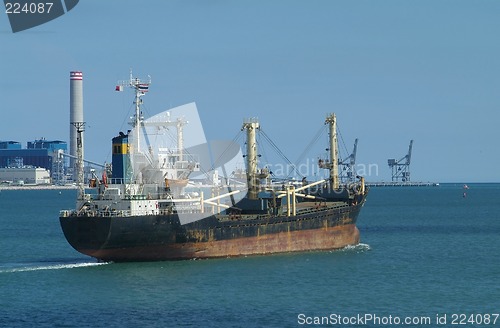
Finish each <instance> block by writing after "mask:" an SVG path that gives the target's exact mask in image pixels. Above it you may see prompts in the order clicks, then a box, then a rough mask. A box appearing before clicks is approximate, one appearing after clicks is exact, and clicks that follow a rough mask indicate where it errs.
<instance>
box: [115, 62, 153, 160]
mask: <svg viewBox="0 0 500 328" xmlns="http://www.w3.org/2000/svg"><path fill="white" fill-rule="evenodd" d="M150 84H151V76H149V75H148V79H147V80H145V79H142V80H141V79H139V78H136V77H135V78H134V77H133V75H132V70H130V79H129V80H128V81H126V80H124V81H118V85H117V86H116V91H122V89H123V87H130V88H132V89H134V93H135V100H134V104H135V114H134V117H133V120H132V121H131V122H130V124H131V125H132V127H133V128H134V129H135V130H136V131H135V149H136V151H137V152H139V151H140V138H139V135H140V128H141V124H142V119H143V117H142V115H141V114H142V113H141V105H142V99H141V97H142V96H144V95H145V94H146V92H148V91H149V85H150Z"/></svg>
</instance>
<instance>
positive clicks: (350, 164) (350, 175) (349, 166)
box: [339, 138, 358, 183]
mask: <svg viewBox="0 0 500 328" xmlns="http://www.w3.org/2000/svg"><path fill="white" fill-rule="evenodd" d="M357 149H358V139H357V138H356V140H354V149H353V151H352V153H351V155H349V156H348V157H347V158H346V159H344V160H343V161H339V166H340V167H341V177H340V178H341V180H342V182H343V183H350V182H354V181H355V179H356V151H357Z"/></svg>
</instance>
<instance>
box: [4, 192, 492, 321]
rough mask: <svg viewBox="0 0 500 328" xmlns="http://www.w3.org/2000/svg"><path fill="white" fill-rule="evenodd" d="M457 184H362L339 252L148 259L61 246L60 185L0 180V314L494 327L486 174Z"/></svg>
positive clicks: (64, 203) (71, 196)
mask: <svg viewBox="0 0 500 328" xmlns="http://www.w3.org/2000/svg"><path fill="white" fill-rule="evenodd" d="M469 187H470V188H469V189H468V190H466V193H467V194H466V197H464V195H463V193H464V189H463V185H462V184H442V185H441V186H439V187H374V188H372V189H371V190H370V194H369V196H368V200H367V203H366V205H365V206H364V208H363V210H362V213H361V215H360V217H359V220H358V227H359V230H360V232H361V244H359V245H357V246H355V247H347V248H345V249H343V250H339V251H327V252H306V253H297V254H280V255H271V256H252V257H242V258H227V259H215V260H190V261H177V262H152V263H97V262H96V261H95V260H93V259H92V258H89V257H86V256H84V255H81V254H79V253H78V252H76V251H75V250H73V249H72V248H71V247H70V246H69V244H67V242H66V240H65V238H64V236H63V234H62V232H61V229H60V227H59V221H58V213H59V210H60V209H69V208H72V207H73V205H74V201H75V197H76V191H74V190H1V191H0V326H2V327H310V326H312V327H330V326H332V327H338V326H342V327H390V326H407V327H420V326H426V327H455V326H468V327H479V326H481V327H483V326H485V327H486V326H488V327H489V326H499V327H500V318H498V313H500V185H499V184H469Z"/></svg>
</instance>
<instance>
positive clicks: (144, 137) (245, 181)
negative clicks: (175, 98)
mask: <svg viewBox="0 0 500 328" xmlns="http://www.w3.org/2000/svg"><path fill="white" fill-rule="evenodd" d="M149 83H150V80H141V79H137V78H133V77H132V74H131V75H130V79H129V80H128V81H126V83H122V84H121V85H122V86H123V85H125V86H127V87H130V88H131V89H132V90H133V91H134V94H135V100H134V104H135V106H134V108H135V114H134V116H133V117H131V125H132V128H131V130H129V131H128V132H127V133H122V132H121V133H120V134H119V135H118V136H116V137H115V138H113V140H112V166H111V168H110V169H108V170H107V171H104V172H103V174H102V176H101V177H97V176H96V175H95V174H94V177H93V178H92V179H89V184H87V183H85V185H84V182H83V180H84V179H83V149H82V147H83V146H82V144H83V142H82V132H83V130H84V124H83V123H82V122H75V123H74V124H73V125H74V126H75V128H76V130H77V134H78V137H77V159H76V168H77V177H78V179H77V180H78V181H77V184H78V194H77V201H76V208H75V209H71V210H62V211H61V212H60V215H59V221H60V225H61V227H62V231H63V232H64V235H65V237H66V239H67V241H68V242H69V244H70V245H71V246H72V247H73V248H74V249H75V250H77V251H78V252H80V253H83V254H85V255H88V256H91V257H94V258H96V259H98V260H101V261H113V262H129V261H163V260H183V259H201V258H220V257H237V256H248V255H264V254H273V253H283V252H302V251H312V250H333V249H340V248H343V247H345V246H348V245H356V244H358V243H359V239H360V235H359V230H358V229H357V227H356V220H357V218H358V215H359V213H360V210H361V208H362V206H363V204H364V203H365V199H366V196H367V193H368V189H367V188H366V187H365V184H364V178H362V177H355V179H353V180H352V181H351V182H350V183H341V182H340V180H339V167H338V163H339V160H338V149H337V131H336V116H335V115H334V114H329V115H328V116H327V118H326V120H325V122H324V123H325V127H326V128H328V130H329V143H330V145H329V158H328V159H321V160H319V161H318V165H319V167H320V168H322V169H326V170H327V171H328V172H329V173H328V177H327V178H325V179H322V180H318V181H314V182H308V181H307V180H306V179H305V178H304V179H303V180H302V181H301V182H297V181H283V180H281V181H276V179H273V178H272V172H270V170H269V169H268V168H266V167H264V168H260V167H259V164H260V163H259V154H258V150H257V146H258V144H257V139H256V134H257V133H258V132H259V130H260V129H261V127H260V123H259V121H258V120H257V119H245V120H244V122H243V125H242V127H241V131H240V133H242V134H244V135H245V136H246V147H244V148H246V154H244V155H242V151H241V148H240V147H239V145H238V149H236V147H234V146H235V145H234V144H233V143H232V142H229V143H226V144H225V146H227V147H222V148H224V150H220V151H219V154H218V155H213V154H212V155H211V156H204V157H207V158H212V159H213V158H214V157H216V156H218V159H217V160H216V161H215V162H216V163H215V164H214V163H210V164H208V166H207V164H204V163H203V162H204V161H203V160H201V161H200V160H199V159H197V158H196V156H195V153H196V152H197V151H199V152H203V151H202V148H203V147H200V145H194V146H193V145H192V146H190V147H188V146H185V145H184V133H185V132H186V131H185V126H186V125H187V124H188V123H189V122H188V121H187V120H186V119H185V118H183V116H182V113H183V111H189V110H190V109H192V108H193V106H195V105H194V104H188V105H184V106H180V107H177V108H176V111H166V112H163V113H160V114H158V115H155V116H153V117H151V118H148V119H144V117H143V116H142V108H141V106H142V103H143V99H142V97H143V96H144V95H145V94H146V92H147V91H148V88H149ZM118 89H120V90H121V86H120V88H119V87H117V90H118ZM174 112H175V113H181V114H180V115H178V117H173V115H172V113H174ZM148 131H149V132H148ZM172 131H175V133H173V132H172ZM172 134H174V135H175V137H176V138H175V139H176V140H175V145H174V146H170V147H166V146H165V143H161V142H160V143H154V142H153V141H154V140H156V139H158V138H159V137H160V136H162V135H163V136H165V135H168V136H169V138H170V139H172ZM153 139H154V140H153ZM228 149H229V151H228ZM238 150H239V151H238ZM228 153H229V155H228ZM239 156H242V157H243V158H244V160H245V166H246V169H245V170H244V171H243V173H244V174H240V175H239V177H240V178H239V179H237V178H234V179H232V180H231V179H229V178H226V176H228V175H227V174H226V173H227V171H228V170H227V169H226V167H225V165H224V164H220V163H219V164H217V162H221V159H222V161H223V162H226V163H227V162H228V161H230V159H231V158H236V157H239ZM209 162H213V160H209ZM221 171H222V173H220V172H221ZM200 172H204V173H205V176H207V177H209V178H207V179H205V180H204V183H203V186H201V185H199V186H198V187H197V188H198V189H197V191H195V192H193V191H191V192H189V191H188V190H189V189H190V186H191V189H192V187H193V186H192V183H193V180H194V179H191V178H192V177H193V176H195V175H199V174H200ZM233 173H234V171H233ZM240 173H241V172H240ZM219 175H220V176H222V177H223V178H222V179H218V178H217V176H219ZM209 182H211V183H212V184H211V185H209Z"/></svg>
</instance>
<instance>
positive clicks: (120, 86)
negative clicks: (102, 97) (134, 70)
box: [115, 85, 123, 91]
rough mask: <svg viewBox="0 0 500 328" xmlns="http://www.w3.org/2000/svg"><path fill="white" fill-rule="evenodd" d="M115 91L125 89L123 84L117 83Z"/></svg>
mask: <svg viewBox="0 0 500 328" xmlns="http://www.w3.org/2000/svg"><path fill="white" fill-rule="evenodd" d="M115 91H123V85H117V86H116V88H115Z"/></svg>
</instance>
